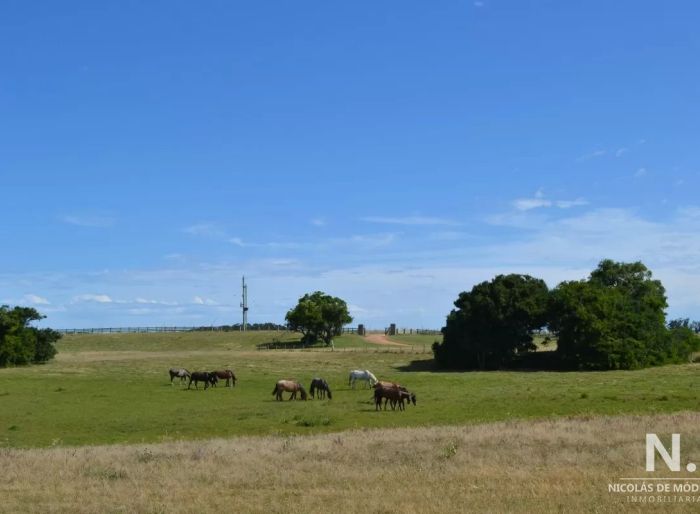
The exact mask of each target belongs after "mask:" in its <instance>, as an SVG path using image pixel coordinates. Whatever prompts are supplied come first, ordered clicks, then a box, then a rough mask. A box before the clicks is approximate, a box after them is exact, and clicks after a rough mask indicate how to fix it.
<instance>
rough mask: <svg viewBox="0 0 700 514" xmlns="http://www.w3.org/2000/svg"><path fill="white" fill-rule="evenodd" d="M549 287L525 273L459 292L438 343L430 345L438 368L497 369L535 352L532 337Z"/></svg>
mask: <svg viewBox="0 0 700 514" xmlns="http://www.w3.org/2000/svg"><path fill="white" fill-rule="evenodd" d="M547 302H548V289H547V285H546V284H545V283H544V281H543V280H540V279H537V278H533V277H531V276H528V275H515V274H512V275H498V276H497V277H495V278H494V279H493V280H491V281H490V282H482V283H480V284H477V285H475V286H474V287H473V288H472V290H471V291H469V292H462V293H460V295H459V298H457V300H456V301H455V302H454V305H455V307H456V309H453V310H452V312H450V314H449V315H448V316H447V322H446V324H445V327H444V328H443V329H442V331H443V342H442V344H438V343H436V344H434V345H433V351H434V353H435V360H436V361H437V363H438V365H440V366H441V367H446V368H479V369H495V368H498V367H501V366H505V365H508V364H509V363H511V362H512V361H513V359H514V358H515V357H516V356H517V355H519V354H522V353H525V352H527V351H529V350H534V349H535V346H534V344H533V342H532V333H533V331H534V330H535V329H538V328H540V327H542V326H543V325H544V324H545V323H546V320H547V317H546V316H547Z"/></svg>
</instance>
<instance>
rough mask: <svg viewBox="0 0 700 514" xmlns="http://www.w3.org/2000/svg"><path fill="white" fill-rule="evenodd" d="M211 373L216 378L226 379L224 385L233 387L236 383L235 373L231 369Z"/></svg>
mask: <svg viewBox="0 0 700 514" xmlns="http://www.w3.org/2000/svg"><path fill="white" fill-rule="evenodd" d="M212 373H214V374H215V375H216V378H220V379H221V380H226V387H233V386H235V385H236V375H234V374H233V371H231V370H230V369H224V370H219V371H212ZM214 385H216V384H214Z"/></svg>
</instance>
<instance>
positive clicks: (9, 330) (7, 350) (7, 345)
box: [0, 305, 61, 367]
mask: <svg viewBox="0 0 700 514" xmlns="http://www.w3.org/2000/svg"><path fill="white" fill-rule="evenodd" d="M42 318H44V316H42V315H41V314H39V313H38V312H37V311H36V310H35V309H32V308H30V307H15V308H13V309H10V307H9V306H7V305H3V306H1V307H0V367H6V366H22V365H26V364H31V363H35V364H37V363H42V362H47V361H49V360H51V359H53V358H54V356H55V355H56V347H55V346H54V343H55V342H56V341H58V340H59V339H60V338H61V334H59V333H58V332H56V331H55V330H52V329H50V328H44V329H38V328H36V327H32V326H30V323H31V322H32V321H38V320H40V319H42Z"/></svg>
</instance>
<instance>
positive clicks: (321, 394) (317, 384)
mask: <svg viewBox="0 0 700 514" xmlns="http://www.w3.org/2000/svg"><path fill="white" fill-rule="evenodd" d="M316 391H318V398H319V399H325V398H326V393H328V399H329V400H332V399H333V395H332V394H331V388H330V387H329V386H328V382H326V381H325V380H324V379H322V378H314V379H313V380H311V387H309V393H311V398H314V395H315V394H316Z"/></svg>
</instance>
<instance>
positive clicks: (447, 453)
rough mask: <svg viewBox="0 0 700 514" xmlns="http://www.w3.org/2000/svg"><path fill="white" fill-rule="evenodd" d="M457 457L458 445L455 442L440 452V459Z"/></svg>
mask: <svg viewBox="0 0 700 514" xmlns="http://www.w3.org/2000/svg"><path fill="white" fill-rule="evenodd" d="M455 455H457V443H455V442H454V441H450V443H449V444H447V446H445V447H443V448H442V450H440V457H441V458H443V459H451V458H452V457H454V456H455Z"/></svg>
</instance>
